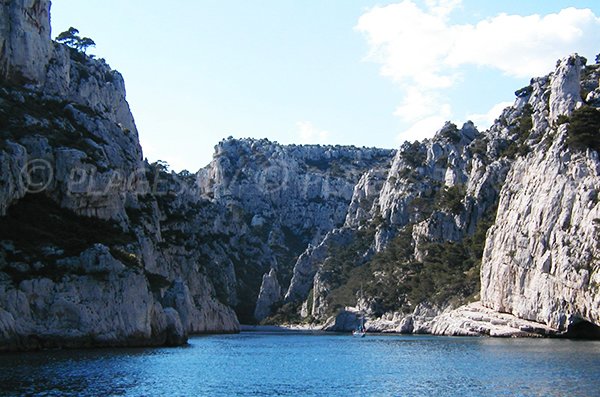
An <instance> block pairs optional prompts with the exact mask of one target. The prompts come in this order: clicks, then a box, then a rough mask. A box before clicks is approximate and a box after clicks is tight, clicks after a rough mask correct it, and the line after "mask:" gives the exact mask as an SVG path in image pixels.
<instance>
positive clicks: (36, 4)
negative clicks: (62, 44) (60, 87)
mask: <svg viewBox="0 0 600 397" xmlns="http://www.w3.org/2000/svg"><path fill="white" fill-rule="evenodd" d="M0 9H1V10H2V17H1V18H0V74H1V76H2V78H3V79H4V80H8V81H14V82H17V83H33V84H39V83H43V81H44V79H45V77H46V68H47V67H48V60H49V59H50V54H51V52H52V42H51V41H50V1H49V0H16V1H3V2H2V4H1V5H0Z"/></svg>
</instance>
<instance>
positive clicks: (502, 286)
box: [481, 126, 600, 331]
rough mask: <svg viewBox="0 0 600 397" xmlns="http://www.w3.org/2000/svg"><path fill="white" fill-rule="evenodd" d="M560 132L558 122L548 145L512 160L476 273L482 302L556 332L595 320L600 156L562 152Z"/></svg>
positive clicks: (598, 313) (598, 317) (599, 315)
mask: <svg viewBox="0 0 600 397" xmlns="http://www.w3.org/2000/svg"><path fill="white" fill-rule="evenodd" d="M564 134H565V126H561V128H560V129H559V131H558V136H557V139H556V140H555V141H554V143H553V144H552V146H551V147H550V149H549V150H548V151H546V152H542V151H539V152H537V153H535V154H534V155H532V156H528V157H527V158H526V159H524V160H521V161H518V162H517V163H515V165H514V167H513V169H512V170H511V172H510V173H509V175H508V178H507V180H506V183H505V185H504V188H503V190H502V194H501V197H500V204H499V207H498V217H497V219H496V223H495V224H494V226H493V227H492V228H491V230H490V232H489V235H488V239H487V243H486V248H485V252H484V258H483V267H482V272H481V281H482V287H481V299H482V303H483V304H484V305H486V306H488V307H490V308H493V309H495V310H498V311H501V312H509V313H512V314H514V315H516V316H518V317H520V318H524V319H527V320H533V321H537V322H541V323H545V324H547V325H549V326H551V327H553V328H556V329H559V330H561V331H564V330H566V327H567V326H568V325H569V324H571V323H573V322H574V321H577V320H578V319H584V320H587V321H591V322H594V323H598V322H600V311H599V308H598V302H600V295H599V293H598V289H597V288H595V285H596V283H597V281H598V269H599V264H598V263H597V261H596V259H595V258H596V257H597V227H598V226H597V221H596V220H597V219H599V218H600V206H599V205H598V204H597V199H596V196H597V192H598V191H599V190H600V173H599V172H600V167H599V162H598V158H597V157H598V155H597V153H595V152H591V151H588V152H586V153H582V154H573V153H569V152H565V147H564V145H563V144H562V141H563V139H564Z"/></svg>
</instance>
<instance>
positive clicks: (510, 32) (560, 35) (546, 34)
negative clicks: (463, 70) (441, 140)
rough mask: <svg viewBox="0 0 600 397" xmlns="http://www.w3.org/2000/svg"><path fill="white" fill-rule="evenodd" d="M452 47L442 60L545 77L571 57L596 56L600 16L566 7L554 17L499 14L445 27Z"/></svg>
mask: <svg viewBox="0 0 600 397" xmlns="http://www.w3.org/2000/svg"><path fill="white" fill-rule="evenodd" d="M449 28H450V29H452V30H454V32H453V40H454V43H453V47H452V48H451V49H449V51H448V55H447V57H446V58H445V59H444V60H443V62H444V63H445V64H447V65H448V66H451V67H458V66H461V65H464V64H473V65H478V66H487V67H491V68H495V69H499V70H501V71H502V72H504V73H506V74H508V75H511V76H515V77H533V76H540V75H544V74H546V73H548V72H549V71H550V69H551V68H552V67H553V66H554V64H555V63H556V60H557V59H559V58H562V57H564V56H566V55H568V54H570V53H573V52H578V53H580V54H586V53H588V54H595V51H597V50H598V43H597V38H598V37H599V36H600V18H598V17H596V16H595V15H594V13H593V12H592V11H591V10H589V9H575V8H566V9H564V10H561V11H560V12H559V13H557V14H548V15H545V16H540V15H529V16H520V15H507V14H500V15H498V16H496V17H494V18H490V19H486V20H483V21H481V22H479V23H477V24H476V25H462V26H449Z"/></svg>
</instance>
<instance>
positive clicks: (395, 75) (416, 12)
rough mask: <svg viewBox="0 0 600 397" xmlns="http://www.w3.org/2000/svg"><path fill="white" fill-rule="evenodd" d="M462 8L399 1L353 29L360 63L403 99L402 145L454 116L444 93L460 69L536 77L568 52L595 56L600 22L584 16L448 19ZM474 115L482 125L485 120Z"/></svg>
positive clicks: (435, 1) (434, 1) (439, 1)
mask: <svg viewBox="0 0 600 397" xmlns="http://www.w3.org/2000/svg"><path fill="white" fill-rule="evenodd" d="M461 6H462V2H461V0H425V1H424V2H421V3H419V4H418V3H417V2H415V1H412V0H404V1H401V2H399V3H394V4H390V5H387V6H383V7H381V6H378V7H374V8H372V9H370V10H368V11H367V12H365V13H364V14H363V15H362V16H361V17H360V19H359V21H358V23H357V25H356V27H355V29H356V30H357V31H359V32H361V33H363V34H364V35H365V37H366V39H367V42H368V44H369V53H368V55H367V56H366V59H367V60H370V61H373V62H377V63H379V64H381V69H380V72H381V74H382V75H383V76H385V77H388V78H390V79H391V80H392V81H393V82H395V83H396V84H398V85H399V86H400V87H402V88H403V90H404V92H405V99H404V101H403V102H402V103H401V104H400V105H399V106H398V108H397V110H396V112H395V114H396V115H397V116H399V117H400V118H401V119H402V120H403V121H404V122H405V123H408V124H409V125H412V127H409V128H408V131H406V132H405V133H403V134H402V136H401V137H402V138H404V139H409V140H410V139H417V138H416V137H417V136H422V134H423V133H422V130H423V128H424V126H426V125H428V124H430V123H431V122H432V120H435V119H436V118H437V119H441V118H442V116H443V117H452V116H453V115H452V112H451V108H450V105H449V104H448V101H447V99H446V98H445V97H444V92H445V90H446V89H448V88H450V87H453V86H456V84H457V83H458V82H459V81H460V76H461V72H463V70H462V69H461V68H462V67H464V66H467V65H477V66H480V67H486V68H490V69H495V70H497V71H500V72H501V73H504V74H506V75H509V76H514V77H530V76H539V75H543V74H546V73H547V72H548V71H549V70H551V68H552V66H553V65H554V63H555V62H556V60H557V59H559V58H561V57H563V56H565V55H567V54H569V53H572V52H579V53H580V54H595V51H597V38H598V37H600V18H598V17H597V16H596V15H595V14H594V13H593V12H592V11H591V10H589V9H575V8H566V9H564V10H561V11H560V12H558V13H554V14H548V15H544V16H542V15H529V16H521V15H507V14H500V15H497V16H495V17H492V18H487V19H484V20H481V21H479V22H478V23H476V24H453V23H451V21H450V14H451V13H452V11H453V10H455V9H456V8H457V7H461ZM474 116H478V117H480V122H483V118H484V115H474ZM488 116H489V115H487V114H486V115H485V117H488ZM496 116H497V115H496ZM442 122H443V121H442ZM439 127H441V124H440V125H438V126H437V127H436V128H433V130H432V131H430V132H429V136H431V135H433V133H434V132H435V130H436V129H438V128H439Z"/></svg>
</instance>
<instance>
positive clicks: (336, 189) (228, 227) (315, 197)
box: [197, 138, 394, 322]
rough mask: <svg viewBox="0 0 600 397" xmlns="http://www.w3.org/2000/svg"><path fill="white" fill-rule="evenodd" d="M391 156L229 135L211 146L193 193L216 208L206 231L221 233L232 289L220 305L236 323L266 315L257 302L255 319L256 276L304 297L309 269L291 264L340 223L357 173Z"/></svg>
mask: <svg viewBox="0 0 600 397" xmlns="http://www.w3.org/2000/svg"><path fill="white" fill-rule="evenodd" d="M393 155H394V151H393V150H383V149H375V148H356V147H352V146H348V147H346V146H317V145H289V146H284V145H279V144H277V143H274V142H270V141H268V140H266V139H261V140H256V139H242V140H237V139H233V138H230V139H227V140H224V141H222V142H220V143H219V144H218V145H217V146H216V148H215V155H214V158H213V161H212V162H211V163H210V164H209V165H208V166H207V167H206V168H204V169H202V170H200V171H199V173H198V174H197V180H198V185H199V194H200V196H201V197H202V198H204V199H207V200H210V201H211V202H212V203H213V205H215V206H218V207H220V208H223V209H224V210H223V212H222V215H218V219H219V220H218V221H215V222H217V223H219V225H218V226H216V229H215V230H214V234H219V235H221V236H224V235H227V236H228V237H227V238H226V239H223V238H220V240H221V246H222V247H223V249H222V252H223V253H224V254H225V257H226V258H228V259H227V260H229V261H230V262H231V263H232V264H233V267H234V273H235V276H234V283H235V284H237V287H236V288H235V289H233V290H230V291H229V292H228V295H229V298H228V301H229V302H230V303H231V304H232V305H234V306H235V307H236V311H237V313H238V315H240V316H241V317H242V320H243V321H248V322H251V321H254V320H256V319H259V317H260V318H262V317H264V316H266V315H267V314H270V313H266V312H265V313H266V314H264V315H263V313H262V311H263V309H264V307H265V306H264V305H263V304H262V303H261V308H260V309H261V310H259V311H260V312H261V315H260V316H258V317H255V314H256V313H257V312H256V309H257V307H256V305H255V303H256V301H257V298H258V295H259V293H260V290H261V288H260V287H261V283H262V281H263V279H262V276H263V274H265V273H267V272H269V271H270V269H275V270H276V274H277V279H278V283H279V285H280V286H281V287H282V288H285V289H288V291H292V292H291V294H295V292H294V291H295V290H296V288H298V287H299V286H300V287H299V288H300V289H301V290H302V291H303V294H305V293H306V292H308V289H310V288H309V287H308V288H307V286H308V285H310V284H312V282H313V280H312V277H313V276H314V271H313V270H311V268H312V267H311V265H307V266H305V268H306V269H305V270H303V271H300V272H299V273H302V272H304V273H306V274H298V275H296V274H295V273H293V272H292V269H293V266H294V264H295V263H296V261H302V260H301V259H298V258H299V256H300V255H301V254H302V252H303V251H305V250H306V249H307V246H309V244H316V243H318V242H319V241H321V240H322V239H323V237H324V236H325V235H327V234H328V233H329V232H330V231H331V230H333V229H335V228H337V227H341V226H342V225H343V224H344V221H345V218H346V214H347V209H348V205H349V204H350V201H351V199H352V196H353V191H354V187H355V185H356V184H357V182H358V181H359V179H360V178H361V176H362V175H363V174H364V173H365V172H366V171H368V170H369V169H372V168H385V167H386V165H387V164H389V162H390V161H391V158H392V157H393ZM219 229H221V230H220V231H219ZM308 249H309V250H310V249H311V248H308ZM300 266H301V265H300ZM290 288H291V289H290ZM287 295H288V296H289V295H290V292H288V294H287ZM287 299H288V298H286V300H287ZM271 303H273V302H271ZM269 306H270V304H269Z"/></svg>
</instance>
